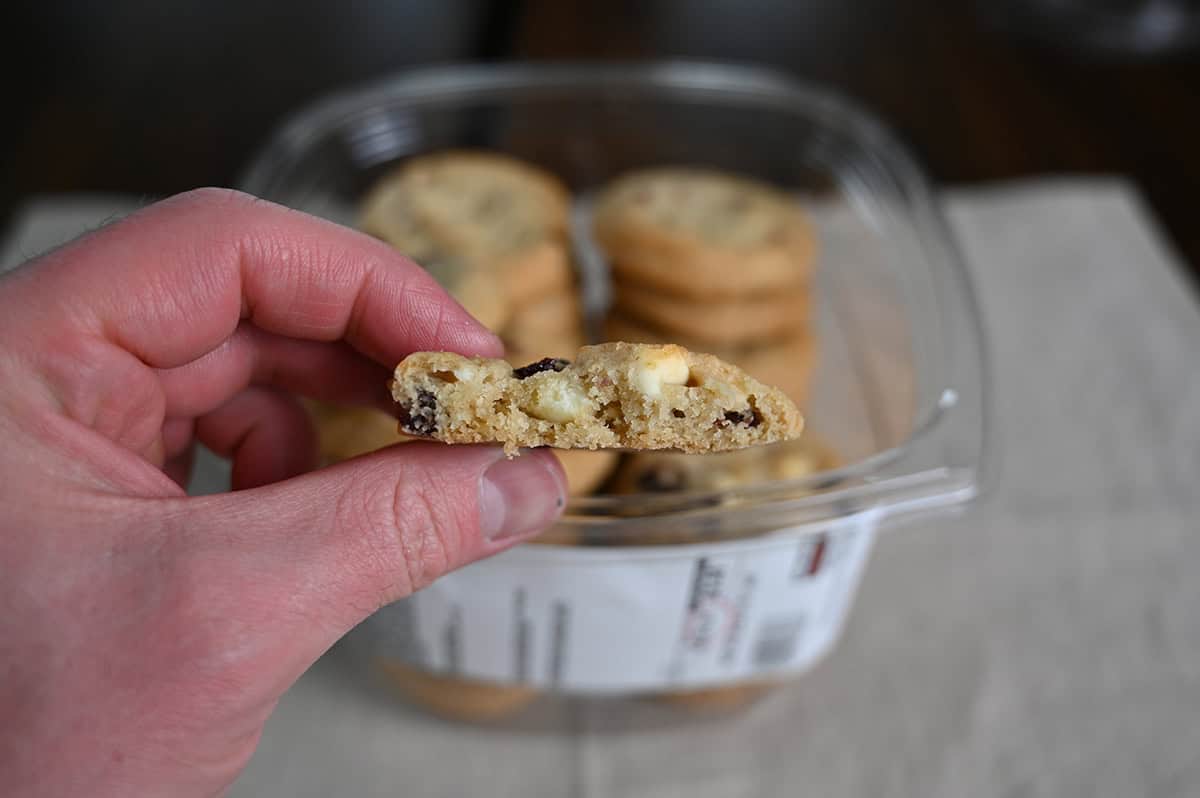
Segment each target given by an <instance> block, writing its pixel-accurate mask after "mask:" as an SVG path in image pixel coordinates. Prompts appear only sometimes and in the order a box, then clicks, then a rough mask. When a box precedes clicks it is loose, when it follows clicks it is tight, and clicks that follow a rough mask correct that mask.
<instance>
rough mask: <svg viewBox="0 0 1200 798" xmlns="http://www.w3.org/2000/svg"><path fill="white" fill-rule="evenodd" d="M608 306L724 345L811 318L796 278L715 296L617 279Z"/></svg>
mask: <svg viewBox="0 0 1200 798" xmlns="http://www.w3.org/2000/svg"><path fill="white" fill-rule="evenodd" d="M613 307H614V309H616V310H617V311H618V312H620V313H623V314H625V315H627V316H631V317H633V318H635V319H648V320H650V321H651V322H652V323H653V324H654V325H656V326H657V327H659V328H661V329H663V330H666V331H668V332H671V333H680V334H682V335H686V336H688V337H689V338H690V339H691V340H694V341H704V342H706V343H715V344H725V345H729V344H736V343H741V342H746V341H761V340H763V339H769V338H778V337H782V336H786V335H788V334H789V333H793V332H795V331H798V330H804V329H807V328H808V327H809V325H810V324H811V321H812V296H811V294H810V292H809V290H808V287H807V286H805V285H803V284H800V283H797V284H796V285H794V286H788V287H787V288H786V289H780V290H779V291H777V292H774V293H770V294H757V295H753V296H746V297H738V298H734V299H730V300H721V301H716V300H698V299H695V298H692V297H681V296H679V295H678V294H671V293H665V292H662V291H657V290H655V289H654V288H653V287H648V286H645V285H643V284H641V283H637V282H633V281H630V280H621V281H618V282H616V283H614V287H613Z"/></svg>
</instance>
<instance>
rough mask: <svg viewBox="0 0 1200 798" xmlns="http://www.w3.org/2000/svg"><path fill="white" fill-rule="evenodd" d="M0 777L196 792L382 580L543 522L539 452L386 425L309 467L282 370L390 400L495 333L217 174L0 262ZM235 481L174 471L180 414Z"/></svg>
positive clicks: (24, 789)
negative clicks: (400, 369)
mask: <svg viewBox="0 0 1200 798" xmlns="http://www.w3.org/2000/svg"><path fill="white" fill-rule="evenodd" d="M0 342H3V344H2V350H0V385H2V386H3V390H2V391H0V435H2V438H0V440H3V448H2V449H0V506H2V507H3V514H2V517H0V794H3V795H22V796H24V795H47V796H49V795H53V796H62V795H87V796H101V795H122V796H129V795H139V796H146V795H171V796H190V795H211V794H215V793H220V792H221V791H222V790H223V789H224V788H225V787H226V786H227V785H229V784H230V783H231V782H232V781H233V779H234V778H235V777H236V775H237V774H238V772H239V771H240V770H241V769H242V767H243V766H244V765H245V763H246V761H247V760H248V759H249V757H250V754H251V753H252V752H253V750H254V747H255V744H256V742H257V740H258V737H259V735H260V733H261V731H262V727H263V723H264V721H265V720H266V718H267V716H268V715H269V714H270V713H271V710H272V708H273V707H274V706H275V704H276V702H277V700H278V699H279V697H280V695H281V694H282V693H283V692H284V690H286V689H287V688H288V686H289V685H291V684H292V683H293V682H294V681H295V680H296V678H297V677H299V676H300V674H301V673H303V672H304V670H305V669H306V668H307V667H308V666H309V665H310V664H311V663H312V662H313V661H314V660H315V659H316V658H317V657H318V656H320V655H321V653H322V652H323V651H325V650H326V649H327V648H328V647H329V646H330V645H332V644H333V643H334V642H335V641H336V640H337V639H338V638H339V637H341V636H342V635H343V634H344V633H345V632H346V631H347V630H349V629H350V628H351V627H353V626H354V625H355V624H356V623H358V622H359V621H360V620H362V619H363V618H364V617H366V616H367V615H369V614H370V613H371V612H373V611H374V610H375V609H377V608H379V607H380V606H382V605H383V604H386V603H388V602H391V601H394V600H396V599H398V598H401V597H403V596H405V595H407V594H409V593H411V592H412V591H414V590H417V589H419V588H420V587H422V586H424V585H426V584H428V583H429V582H430V581H432V580H434V579H436V578H437V577H439V576H441V575H442V574H444V573H446V572H447V571H450V570H452V569H454V568H457V567H459V566H461V565H464V564H466V563H469V562H471V561H472V560H475V559H477V558H479V557H483V556H487V555H489V554H492V553H495V552H498V551H500V550H502V549H505V548H507V547H509V546H511V545H512V544H514V543H516V542H518V541H519V540H521V539H523V538H526V537H529V536H530V535H532V534H534V533H536V532H538V531H540V530H541V529H542V528H544V527H545V526H546V525H548V524H549V523H550V522H552V521H553V520H554V518H555V517H556V516H557V515H558V513H559V512H560V508H561V507H562V504H563V502H564V497H565V495H566V490H565V480H564V477H563V474H562V471H561V469H560V468H559V466H558V465H557V462H556V461H555V460H554V458H553V457H552V456H550V455H549V454H548V453H546V452H531V453H528V454H525V455H523V456H521V457H518V458H516V459H513V460H505V459H504V458H503V456H502V454H501V452H500V450H499V449H497V448H492V447H447V446H440V445H434V444H423V443H410V444H405V445H402V446H394V447H391V448H389V449H386V450H384V451H381V452H377V453H375V454H373V455H369V456H366V457H362V458H358V459H355V460H352V461H348V462H345V463H341V464H339V465H337V466H334V467H331V468H326V469H322V470H319V471H315V472H312V473H305V472H307V471H308V469H309V468H310V467H311V465H312V463H313V459H314V451H313V450H314V443H313V440H314V436H313V432H312V429H311V427H310V424H309V422H308V420H307V418H306V417H305V415H304V413H303V411H302V409H301V408H300V406H299V405H298V404H297V402H296V400H295V399H294V398H293V394H303V395H307V396H311V397H314V398H317V399H324V400H331V401H341V402H347V403H359V404H375V405H378V406H379V407H388V406H389V402H388V398H387V396H386V389H385V385H386V380H387V376H388V369H387V368H386V367H388V366H392V365H394V364H395V363H397V362H398V361H399V360H400V359H401V358H403V357H404V355H406V354H407V353H409V352H412V351H417V350H426V349H444V350H453V351H458V352H462V353H464V354H481V355H487V356H496V355H498V354H499V353H500V351H501V347H500V344H499V342H498V341H497V340H496V338H495V337H494V336H492V335H491V333H489V332H487V331H486V330H485V329H484V328H482V327H481V326H479V325H478V324H477V323H475V322H474V321H473V320H472V319H471V318H470V317H469V316H468V315H467V314H466V312H465V311H464V310H462V308H460V307H459V306H458V305H456V304H455V303H454V302H453V301H452V300H450V299H449V298H448V297H447V296H446V294H445V293H444V292H443V291H442V290H441V289H440V288H439V287H438V286H437V285H436V284H435V283H434V282H433V281H432V280H431V279H430V278H429V277H428V275H426V274H425V273H424V272H423V271H422V270H420V269H418V268H417V267H416V266H414V265H413V264H412V263H411V262H410V261H408V260H406V259H405V258H403V257H401V256H400V255H398V254H397V253H395V252H394V251H393V250H391V249H390V248H389V247H387V246H386V245H384V244H382V243H380V242H378V241H375V240H373V239H371V238H369V237H367V236H364V235H360V234H358V233H355V232H352V231H349V230H346V229H343V228H340V227H338V226H336V225H333V224H330V223H326V222H323V221H320V220H317V219H314V218H311V217H308V216H305V215H303V214H299V213H296V212H293V211H288V210H285V209H283V208H280V207H277V206H274V205H271V204H269V203H266V202H262V201H259V200H256V199H254V198H252V197H248V196H246V195H242V194H238V193H235V192H228V191H220V190H202V191H197V192H192V193H189V194H185V195H181V196H179V197H175V198H173V199H170V200H168V201H166V202H163V203H160V204H158V205H155V206H152V207H150V208H148V209H146V210H144V211H142V212H141V213H138V214H135V215H134V216H132V217H130V218H129V219H127V220H125V221H123V222H120V223H118V224H115V225H112V226H110V227H107V228H104V229H101V230H99V231H96V232H94V233H92V234H90V235H87V236H85V237H83V238H81V239H79V240H78V241H75V242H74V243H71V244H69V245H67V246H65V247H63V248H61V249H59V250H56V251H54V252H52V253H50V254H48V255H46V256H44V257H42V258H40V259H39V260H37V261H35V262H33V263H31V264H28V265H26V266H25V267H23V268H22V269H20V270H18V271H16V272H14V273H11V274H9V275H7V276H5V277H4V278H3V279H0ZM197 440H198V441H201V442H202V443H204V444H205V445H206V446H209V447H210V448H212V449H213V450H215V451H216V452H218V453H219V454H222V455H225V456H228V457H230V458H232V459H233V487H234V492H232V493H227V494H223V495H218V496H205V497H195V498H189V497H188V496H186V494H185V493H184V490H183V489H182V488H181V487H180V484H181V483H182V482H183V481H184V479H185V478H186V474H187V471H188V464H189V462H190V458H191V451H192V446H193V441H197Z"/></svg>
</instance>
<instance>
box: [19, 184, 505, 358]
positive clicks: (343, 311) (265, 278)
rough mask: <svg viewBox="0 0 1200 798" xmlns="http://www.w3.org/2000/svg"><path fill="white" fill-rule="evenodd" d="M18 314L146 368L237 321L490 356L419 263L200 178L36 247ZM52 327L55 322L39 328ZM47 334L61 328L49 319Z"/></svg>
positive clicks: (191, 354) (373, 350) (382, 347)
mask: <svg viewBox="0 0 1200 798" xmlns="http://www.w3.org/2000/svg"><path fill="white" fill-rule="evenodd" d="M17 280H18V281H19V282H23V283H24V286H23V288H24V289H25V290H22V288H21V287H19V286H14V288H16V289H17V290H20V291H22V293H23V294H24V296H23V297H22V300H23V301H22V302H21V303H17V304H18V306H19V310H18V312H30V311H33V312H35V313H37V314H38V316H39V317H40V325H39V326H43V327H44V325H45V322H46V321H47V320H48V319H47V317H49V318H51V319H56V320H57V321H58V322H60V324H61V325H65V326H67V327H68V328H74V329H77V330H79V331H87V332H92V333H95V334H98V335H100V336H103V337H104V338H106V339H108V340H110V341H112V342H113V343H115V344H116V345H118V346H120V347H121V348H123V349H125V350H127V351H129V352H131V353H132V354H134V355H135V356H137V357H138V358H139V359H140V360H142V361H143V362H144V363H146V364H148V365H150V366H154V367H156V368H173V367H176V366H180V365H183V364H185V363H189V362H191V361H193V360H195V359H196V358H198V357H201V356H203V355H205V354H206V353H208V352H210V351H212V350H213V349H214V348H216V347H217V346H218V345H220V344H221V342H222V341H224V340H225V339H227V338H228V337H229V336H230V335H232V334H233V332H234V330H235V329H236V328H237V326H238V322H239V321H240V320H242V319H248V320H250V321H251V322H252V323H253V324H254V325H255V326H257V327H260V328H262V329H264V330H267V331H269V332H273V333H276V334H280V335H286V336H289V337H293V338H302V339H308V340H313V341H335V340H338V339H345V340H346V341H347V342H348V343H349V344H350V345H351V346H353V347H354V348H355V349H357V350H358V351H360V352H362V353H363V354H365V355H367V356H368V357H370V358H372V359H374V360H376V361H378V362H380V363H382V364H384V365H387V366H391V365H394V364H395V363H397V362H399V361H400V360H401V359H403V358H404V356H405V355H407V354H409V353H411V352H414V351H421V350H447V351H456V352H461V353H463V354H468V355H475V354H478V355H484V356H498V355H499V354H500V353H501V352H502V346H501V344H500V343H499V341H498V339H497V338H496V337H495V336H494V335H493V334H492V333H491V332H489V331H488V330H487V329H486V328H484V327H483V326H482V325H480V324H479V323H478V322H476V321H475V320H474V319H472V318H471V316H470V315H469V314H468V313H467V312H466V311H465V310H464V309H463V308H462V307H461V306H460V305H459V304H458V303H457V302H455V301H454V300H453V299H452V298H451V297H450V296H449V295H448V294H447V293H446V292H445V291H444V290H443V289H442V288H441V287H440V286H439V285H438V284H437V283H436V282H435V281H434V280H433V278H432V277H430V276H429V274H428V273H427V272H425V271H424V270H423V269H421V268H420V267H419V266H417V265H416V264H415V263H413V262H412V261H411V260H409V259H407V258H405V257H404V256H403V255H400V254H399V253H398V252H396V251H395V250H393V249H392V248H391V247H389V246H388V245H386V244H384V243H382V242H380V241H377V240H375V239H373V238H371V237H370V236H367V235H364V234H361V233H358V232H355V231H353V230H349V229H347V228H344V227H341V226H339V225H336V224H333V223H332V222H328V221H325V220H322V219H318V218H315V217H312V216H308V215H306V214H302V213H299V212H296V211H292V210H288V209H286V208H283V207H281V206H278V205H275V204H272V203H269V202H265V201H263V200H258V199H256V198H254V197H251V196H249V195H247V194H242V193H240V192H236V191H229V190H225V189H200V190H197V191H192V192H188V193H187V194H181V195H179V196H176V197H173V198H171V199H169V200H166V201H164V202H161V203H158V204H156V205H152V206H150V207H148V208H146V209H144V210H142V211H140V212H138V213H136V214H134V215H132V216H130V217H129V218H127V219H125V220H124V221H121V222H118V223H116V224H114V225H112V226H110V227H107V228H104V229H101V230H99V231H96V232H95V233H92V234H90V235H88V236H86V237H84V238H82V239H80V240H78V241H75V242H73V243H71V244H68V245H67V246H65V247H63V248H61V249H59V250H56V251H54V252H52V253H50V254H49V255H47V256H45V257H44V258H43V259H42V260H41V262H40V263H39V264H38V267H37V268H36V269H29V270H26V271H25V272H24V273H23V274H21V275H18V276H17ZM51 326H52V327H54V326H59V325H51ZM48 332H51V333H55V334H63V333H69V332H70V329H67V330H64V329H61V327H59V329H56V330H49V331H48Z"/></svg>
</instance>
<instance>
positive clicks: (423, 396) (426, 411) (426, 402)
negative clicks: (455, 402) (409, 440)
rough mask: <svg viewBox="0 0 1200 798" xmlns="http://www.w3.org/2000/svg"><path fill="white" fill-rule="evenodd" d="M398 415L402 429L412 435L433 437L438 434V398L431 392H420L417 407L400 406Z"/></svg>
mask: <svg viewBox="0 0 1200 798" xmlns="http://www.w3.org/2000/svg"><path fill="white" fill-rule="evenodd" d="M397 415H398V416H399V419H400V428H401V429H403V430H404V431H405V432H407V433H410V434H412V435H432V434H434V433H435V432H437V428H438V426H437V397H436V396H434V395H433V393H432V392H431V391H426V390H423V389H422V390H418V391H417V402H416V404H415V405H400V407H399V409H398V411H397Z"/></svg>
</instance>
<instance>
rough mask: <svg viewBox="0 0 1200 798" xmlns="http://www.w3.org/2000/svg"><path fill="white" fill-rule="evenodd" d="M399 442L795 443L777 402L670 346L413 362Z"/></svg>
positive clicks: (400, 387) (399, 389)
mask: <svg viewBox="0 0 1200 798" xmlns="http://www.w3.org/2000/svg"><path fill="white" fill-rule="evenodd" d="M392 397H393V398H394V399H395V400H396V403H397V405H398V408H397V416H398V417H399V418H400V428H401V431H403V432H405V433H407V434H410V435H416V436H423V437H428V438H432V439H435V440H440V441H443V442H445V443H502V444H504V447H505V450H506V451H507V452H509V453H510V454H515V453H516V451H517V450H518V449H519V448H521V447H529V446H553V447H555V448H561V449H614V448H623V449H638V450H640V449H676V450H679V451H685V452H716V451H728V450H732V449H740V448H744V447H747V446H755V445H758V444H763V443H774V442H776V441H781V440H788V439H791V438H795V437H797V436H799V434H800V430H801V428H802V426H803V420H802V419H801V416H800V413H799V411H798V410H797V409H796V406H795V404H793V403H792V401H791V400H790V399H788V398H787V397H786V396H785V395H784V394H783V393H782V392H781V391H779V390H777V389H775V388H771V387H769V386H766V385H764V384H762V383H760V382H758V381H757V380H754V379H752V378H751V377H749V376H748V375H747V374H746V373H745V372H743V371H742V370H741V369H738V368H737V367H735V366H731V365H729V364H728V363H724V362H722V361H720V360H719V359H717V358H715V357H713V356H712V355H705V354H697V353H693V352H689V351H688V350H686V349H684V348H683V347H679V346H674V345H653V344H629V343H610V344H600V345H598V346H585V347H583V348H582V349H580V350H579V355H578V357H577V358H576V361H575V362H574V363H571V362H568V361H566V360H556V359H551V358H546V359H544V360H540V361H538V362H536V363H531V364H529V365H527V366H522V367H520V368H516V369H514V368H513V367H512V366H511V365H510V364H509V363H507V362H506V361H503V360H493V359H487V358H467V357H464V356H462V355H458V354H454V353H450V352H418V353H415V354H412V355H409V356H408V357H407V358H405V359H404V360H403V361H402V362H401V363H400V364H399V365H397V366H396V370H395V375H394V379H393V381H392Z"/></svg>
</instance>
